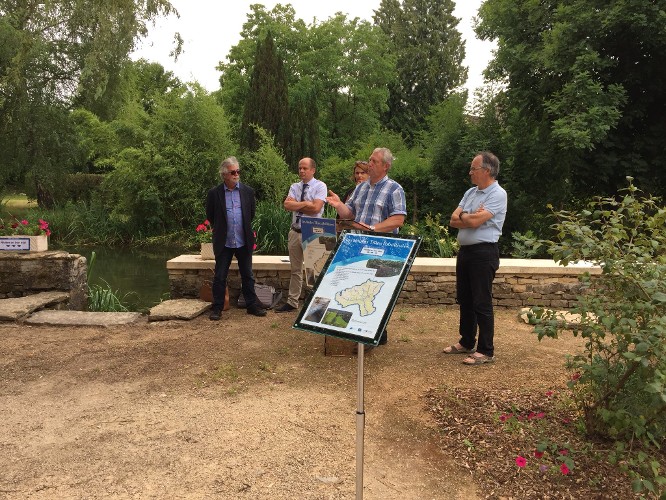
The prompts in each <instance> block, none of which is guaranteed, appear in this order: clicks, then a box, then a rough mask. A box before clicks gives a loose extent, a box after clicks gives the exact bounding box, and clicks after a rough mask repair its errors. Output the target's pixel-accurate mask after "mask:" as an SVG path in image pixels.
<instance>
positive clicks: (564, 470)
mask: <svg viewBox="0 0 666 500" xmlns="http://www.w3.org/2000/svg"><path fill="white" fill-rule="evenodd" d="M560 472H561V473H562V474H564V475H565V476H566V475H567V474H569V467H567V464H562V465H560Z"/></svg>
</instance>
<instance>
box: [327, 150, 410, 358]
mask: <svg viewBox="0 0 666 500" xmlns="http://www.w3.org/2000/svg"><path fill="white" fill-rule="evenodd" d="M392 163H393V155H392V154H391V151H389V150H388V149H387V148H376V149H375V150H374V151H373V152H372V155H371V156H370V160H369V162H368V180H367V181H365V182H362V183H361V184H359V185H358V186H356V189H355V190H354V193H353V194H352V195H351V197H350V198H349V200H347V203H343V202H342V201H341V200H340V197H339V196H338V195H337V194H335V193H334V192H333V191H329V196H328V197H327V198H326V202H327V203H329V204H330V205H331V206H332V207H333V208H335V210H337V212H338V214H339V215H340V217H341V218H342V219H351V220H353V221H354V222H353V223H352V224H351V227H353V228H355V229H363V230H370V231H373V232H374V231H376V232H380V233H397V232H398V229H399V228H400V227H402V225H403V224H404V223H405V216H406V215H407V202H406V200H405V190H404V189H402V186H401V185H400V184H398V183H397V182H396V181H394V180H393V179H389V177H388V171H389V170H390V169H391V164H392ZM387 341H388V335H387V333H386V330H384V332H382V336H381V339H380V340H379V344H380V345H383V344H386V342H387Z"/></svg>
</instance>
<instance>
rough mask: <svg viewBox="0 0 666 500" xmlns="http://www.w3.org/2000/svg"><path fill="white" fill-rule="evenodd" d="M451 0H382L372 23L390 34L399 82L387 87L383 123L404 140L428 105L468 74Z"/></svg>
mask: <svg viewBox="0 0 666 500" xmlns="http://www.w3.org/2000/svg"><path fill="white" fill-rule="evenodd" d="M453 8H454V2H453V1H452V0H404V1H403V2H402V4H399V3H398V2H397V0H382V3H381V4H380V6H379V9H378V10H377V11H375V17H374V20H375V24H376V25H377V26H379V27H380V28H381V30H382V31H383V32H384V33H385V34H386V35H387V36H388V37H390V38H391V40H392V41H393V44H392V46H391V51H392V52H393V53H394V54H395V56H396V58H397V62H396V71H397V81H395V82H392V83H391V85H390V86H389V105H388V110H387V111H386V113H385V114H384V119H383V122H384V123H385V124H386V125H387V126H388V127H389V128H391V129H392V130H395V131H398V132H400V133H401V134H402V135H403V137H404V138H405V140H406V141H407V144H408V145H410V146H411V145H412V144H413V143H414V138H415V135H416V134H417V132H418V131H419V130H421V129H422V128H423V126H424V123H425V117H426V116H427V114H428V113H429V111H430V107H431V106H433V105H435V104H437V103H439V102H441V101H442V100H443V99H444V98H446V97H447V96H448V95H449V94H450V93H451V92H452V91H453V90H455V89H456V87H458V86H460V85H461V84H463V83H464V82H465V80H466V79H467V69H466V68H464V67H463V66H462V62H463V60H464V58H465V43H464V41H463V40H462V37H461V34H460V32H459V31H458V30H457V29H456V27H457V26H458V22H459V20H458V19H457V18H456V17H454V16H453Z"/></svg>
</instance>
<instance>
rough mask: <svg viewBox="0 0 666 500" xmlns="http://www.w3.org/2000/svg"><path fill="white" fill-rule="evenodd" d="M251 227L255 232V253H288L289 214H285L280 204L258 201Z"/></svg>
mask: <svg viewBox="0 0 666 500" xmlns="http://www.w3.org/2000/svg"><path fill="white" fill-rule="evenodd" d="M253 226H254V230H255V231H256V232H257V253H259V254H264V255H286V254H288V253H289V248H288V236H289V227H290V226H291V212H287V211H286V210H285V209H284V207H283V206H282V204H280V205H277V204H275V203H273V202H271V201H260V202H259V203H258V204H257V213H256V214H255V217H254V223H253Z"/></svg>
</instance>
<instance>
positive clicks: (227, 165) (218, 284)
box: [206, 156, 266, 321]
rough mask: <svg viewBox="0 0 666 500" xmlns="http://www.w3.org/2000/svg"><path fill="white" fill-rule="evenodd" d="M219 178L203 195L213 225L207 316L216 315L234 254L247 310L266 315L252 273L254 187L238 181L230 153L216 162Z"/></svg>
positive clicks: (237, 168) (218, 316)
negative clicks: (210, 305) (212, 268)
mask: <svg viewBox="0 0 666 500" xmlns="http://www.w3.org/2000/svg"><path fill="white" fill-rule="evenodd" d="M220 178H221V179H222V181H223V182H222V183H221V184H220V185H219V186H216V187H214V188H213V189H211V190H210V191H208V197H207V199H206V218H207V219H208V220H209V221H210V224H211V226H212V227H213V252H214V253H215V277H214V278H213V287H212V288H213V309H212V311H211V313H210V316H209V317H210V319H211V320H214V321H217V320H219V319H220V312H221V311H222V306H223V305H224V290H225V288H226V287H227V276H228V274H229V266H230V265H231V258H232V257H233V256H234V255H235V256H236V259H237V260H238V270H239V271H240V275H241V283H242V285H243V296H244V297H245V303H246V304H247V313H248V314H252V315H254V316H266V311H265V310H264V309H263V308H262V307H260V304H259V301H258V300H257V294H256V293H255V291H254V275H253V274H252V251H253V249H254V232H253V231H252V220H253V219H254V212H255V207H256V201H255V198H254V190H253V189H252V188H251V187H250V186H247V185H245V184H241V182H240V167H239V166H238V160H237V159H236V158H235V157H234V156H230V157H229V158H227V159H225V160H224V161H223V162H222V164H221V165H220Z"/></svg>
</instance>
